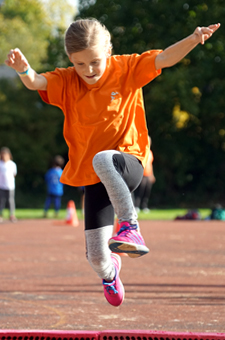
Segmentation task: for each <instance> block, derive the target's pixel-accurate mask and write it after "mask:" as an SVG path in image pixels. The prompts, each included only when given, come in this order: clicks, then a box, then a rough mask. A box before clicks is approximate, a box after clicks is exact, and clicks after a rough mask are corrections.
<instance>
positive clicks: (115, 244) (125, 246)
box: [109, 239, 149, 258]
mask: <svg viewBox="0 0 225 340" xmlns="http://www.w3.org/2000/svg"><path fill="white" fill-rule="evenodd" d="M109 248H110V250H111V251H112V252H114V253H118V254H119V253H126V254H127V255H128V256H129V257H132V258H135V257H140V256H143V255H146V254H148V253H149V249H148V248H147V247H146V246H142V245H138V244H130V243H126V242H119V241H115V240H113V239H112V240H109Z"/></svg>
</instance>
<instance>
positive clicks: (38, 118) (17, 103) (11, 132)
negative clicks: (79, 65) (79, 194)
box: [0, 0, 70, 207]
mask: <svg viewBox="0 0 225 340" xmlns="http://www.w3.org/2000/svg"><path fill="white" fill-rule="evenodd" d="M59 2H60V3H61V1H56V3H59ZM51 5H52V3H51V2H50V3H48V7H47V9H48V13H49V12H50V13H51V16H46V7H45V6H47V5H46V4H45V6H43V4H42V3H41V2H40V1H37V0H19V1H14V0H13V1H11V0H5V1H4V5H3V6H2V8H1V13H0V15H1V19H2V20H0V47H1V54H0V56H1V62H3V61H4V60H5V59H6V55H7V54H8V51H9V50H10V49H11V48H15V47H19V48H20V49H21V50H22V51H23V53H24V54H25V56H26V57H27V59H28V61H29V63H30V64H31V65H32V67H33V68H34V69H36V70H37V71H39V72H42V71H47V70H52V69H54V68H55V67H66V66H68V57H67V56H66V54H65V52H64V47H63V35H64V30H65V27H64V26H63V25H64V21H60V22H59V23H58V26H56V22H57V20H54V18H55V12H54V10H53V11H51ZM62 5H63V9H64V13H65V15H66V13H68V12H67V11H66V8H67V9H68V8H70V7H65V6H66V4H65V2H63V4H62ZM61 8H62V6H61ZM53 9H54V8H53ZM1 28H4V29H1ZM1 62H0V63H1ZM62 130H63V114H62V112H61V110H59V109H57V108H56V107H52V106H50V105H47V104H44V103H43V102H42V100H41V99H40V97H39V95H38V93H37V92H33V91H28V90H27V88H25V87H24V85H23V84H22V83H21V81H20V80H19V77H18V76H17V75H16V73H15V78H13V79H0V146H5V145H6V146H8V147H9V148H10V149H11V150H12V153H13V156H14V160H15V162H16V163H17V165H18V175H17V178H16V196H17V200H16V201H17V206H19V207H21V206H22V207H24V206H25V207H28V206H31V207H34V206H40V205H41V206H42V205H43V202H44V200H43V199H44V196H45V182H44V174H45V172H46V170H47V169H48V168H49V166H50V163H51V160H52V158H53V157H54V156H55V155H56V154H61V155H62V156H64V158H65V159H67V146H66V143H65V142H64V139H63V134H62Z"/></svg>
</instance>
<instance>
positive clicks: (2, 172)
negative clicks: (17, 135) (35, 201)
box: [0, 147, 17, 222]
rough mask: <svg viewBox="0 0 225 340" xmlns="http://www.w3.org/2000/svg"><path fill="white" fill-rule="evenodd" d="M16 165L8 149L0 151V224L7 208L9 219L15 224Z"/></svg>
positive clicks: (3, 148)
mask: <svg viewBox="0 0 225 340" xmlns="http://www.w3.org/2000/svg"><path fill="white" fill-rule="evenodd" d="M16 175H17V165H16V163H15V162H13V160H12V154H11V151H10V149H9V148H7V147H2V148H1V150H0V222H3V210H4V208H5V207H6V206H8V207H9V219H10V221H11V222H16V217H15V177H16Z"/></svg>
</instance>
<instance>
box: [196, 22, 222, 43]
mask: <svg viewBox="0 0 225 340" xmlns="http://www.w3.org/2000/svg"><path fill="white" fill-rule="evenodd" d="M219 27H220V24H215V25H210V26H208V27H197V28H196V29H195V31H194V33H193V34H194V35H195V36H196V38H197V39H198V42H200V43H201V44H202V45H204V43H205V41H206V40H207V39H209V38H210V37H211V36H212V35H213V33H214V32H216V31H217V30H218V28H219Z"/></svg>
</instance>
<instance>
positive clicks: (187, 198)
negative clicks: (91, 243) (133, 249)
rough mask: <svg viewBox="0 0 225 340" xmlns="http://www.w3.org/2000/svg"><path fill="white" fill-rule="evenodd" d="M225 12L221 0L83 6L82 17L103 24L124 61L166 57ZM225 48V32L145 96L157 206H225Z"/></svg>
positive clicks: (101, 1)
mask: <svg viewBox="0 0 225 340" xmlns="http://www.w3.org/2000/svg"><path fill="white" fill-rule="evenodd" d="M224 12H225V7H224V4H223V1H222V0H215V1H214V2H213V3H212V2H211V1H203V2H200V3H199V1H196V0H190V1H188V2H187V3H185V2H184V1H181V0H175V1H173V2H170V3H169V5H168V2H167V1H165V0H139V1H132V0H124V1H122V2H121V1H120V0H97V1H96V2H93V1H89V0H81V1H80V13H79V16H80V17H96V18H97V19H99V20H100V21H101V22H102V23H104V24H105V25H106V27H107V28H108V29H109V31H110V32H111V35H112V42H113V46H114V54H126V53H142V52H143V51H145V50H147V49H165V48H166V47H167V46H169V45H171V44H173V43H175V42H176V41H178V40H180V39H183V38H184V37H186V36H188V35H189V34H191V33H192V32H193V31H194V29H195V28H196V27H197V26H207V25H209V24H211V23H217V22H220V21H222V18H223V17H224ZM224 46H225V35H224V27H223V26H222V27H221V28H220V29H219V31H218V32H216V33H215V35H214V36H213V37H212V38H211V39H210V40H208V41H207V42H206V44H205V45H204V46H202V45H200V46H197V47H196V48H195V49H194V50H193V51H192V52H191V53H190V54H189V55H188V56H186V58H184V59H183V60H182V61H181V62H180V63H179V64H178V65H176V66H174V67H173V68H171V69H165V70H163V72H162V75H161V76H159V77H158V78H157V79H155V80H154V82H153V83H151V84H150V85H148V86H146V87H145V88H144V95H145V105H146V116H147V123H148V127H149V132H150V135H151V137H152V142H153V145H152V149H153V153H154V157H155V160H154V170H155V175H156V178H157V181H156V184H155V185H154V187H153V192H152V197H151V201H152V204H153V205H154V204H156V205H162V204H168V203H169V202H170V203H171V204H179V205H182V202H183V204H185V203H186V202H191V203H192V204H198V203H200V204H203V205H204V204H207V203H208V205H211V204H213V202H216V201H221V202H224V201H225V200H224V183H225V171H224V169H225V129H224V126H225V111H224V108H225V106H224V100H225V99H224V95H223V92H224V88H225V80H224V77H223V74H224V71H225V52H224ZM178 108H179V109H178Z"/></svg>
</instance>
